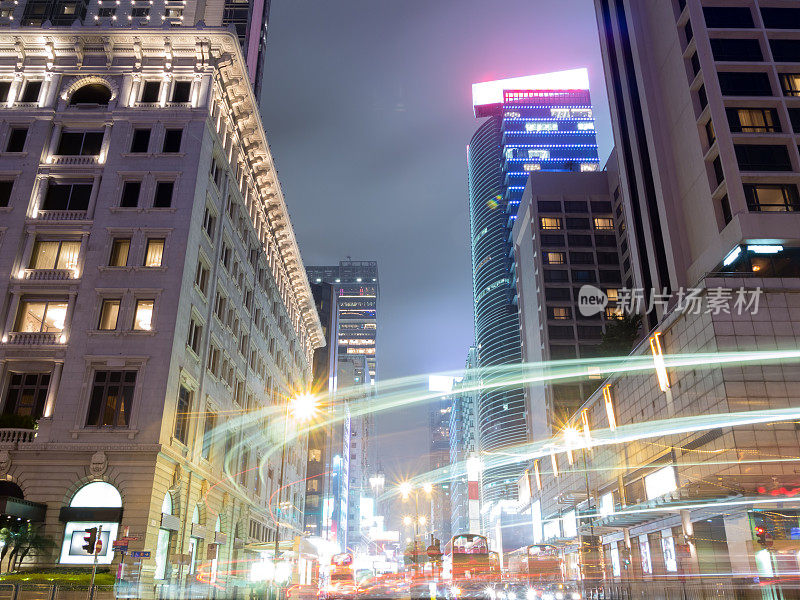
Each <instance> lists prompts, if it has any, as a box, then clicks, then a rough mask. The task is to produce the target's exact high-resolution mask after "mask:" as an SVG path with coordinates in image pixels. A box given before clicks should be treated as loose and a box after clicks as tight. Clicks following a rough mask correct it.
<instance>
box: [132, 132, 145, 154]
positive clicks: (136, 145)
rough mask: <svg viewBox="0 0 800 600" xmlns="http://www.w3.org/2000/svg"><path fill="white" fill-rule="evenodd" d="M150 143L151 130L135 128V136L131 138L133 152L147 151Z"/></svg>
mask: <svg viewBox="0 0 800 600" xmlns="http://www.w3.org/2000/svg"><path fill="white" fill-rule="evenodd" d="M149 145H150V130H149V129H134V130H133V138H132V139H131V152H137V153H138V152H147V147H148V146H149Z"/></svg>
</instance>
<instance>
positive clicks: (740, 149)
mask: <svg viewBox="0 0 800 600" xmlns="http://www.w3.org/2000/svg"><path fill="white" fill-rule="evenodd" d="M734 148H735V149H736V159H737V160H738V161H739V168H740V169H741V170H742V171H791V170H792V163H791V161H790V160H789V150H788V149H787V148H786V146H783V145H774V144H765V145H756V144H736V145H735V146H734Z"/></svg>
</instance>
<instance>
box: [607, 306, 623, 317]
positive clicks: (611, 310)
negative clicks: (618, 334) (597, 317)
mask: <svg viewBox="0 0 800 600" xmlns="http://www.w3.org/2000/svg"><path fill="white" fill-rule="evenodd" d="M623 316H624V313H623V312H622V309H621V308H620V307H618V306H607V307H606V319H621V318H622V317H623Z"/></svg>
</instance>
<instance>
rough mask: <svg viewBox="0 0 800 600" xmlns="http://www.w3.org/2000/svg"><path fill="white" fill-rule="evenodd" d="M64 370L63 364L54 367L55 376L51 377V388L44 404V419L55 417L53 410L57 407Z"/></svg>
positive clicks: (59, 363) (56, 364) (57, 363)
mask: <svg viewBox="0 0 800 600" xmlns="http://www.w3.org/2000/svg"><path fill="white" fill-rule="evenodd" d="M63 369H64V363H63V362H56V363H55V364H54V365H53V374H52V375H51V377H50V386H49V387H48V388H47V400H46V401H45V404H44V414H43V415H44V417H45V418H48V419H49V418H50V417H52V416H53V410H54V409H55V405H56V397H57V396H58V386H59V384H60V383H61V371H62V370H63Z"/></svg>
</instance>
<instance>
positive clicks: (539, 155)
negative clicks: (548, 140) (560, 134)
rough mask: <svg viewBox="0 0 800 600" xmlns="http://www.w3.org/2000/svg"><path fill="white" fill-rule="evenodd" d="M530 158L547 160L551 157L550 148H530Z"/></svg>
mask: <svg viewBox="0 0 800 600" xmlns="http://www.w3.org/2000/svg"><path fill="white" fill-rule="evenodd" d="M528 158H535V159H536V160H547V159H548V158H550V150H545V149H536V148H529V149H528Z"/></svg>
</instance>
